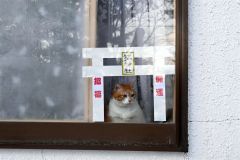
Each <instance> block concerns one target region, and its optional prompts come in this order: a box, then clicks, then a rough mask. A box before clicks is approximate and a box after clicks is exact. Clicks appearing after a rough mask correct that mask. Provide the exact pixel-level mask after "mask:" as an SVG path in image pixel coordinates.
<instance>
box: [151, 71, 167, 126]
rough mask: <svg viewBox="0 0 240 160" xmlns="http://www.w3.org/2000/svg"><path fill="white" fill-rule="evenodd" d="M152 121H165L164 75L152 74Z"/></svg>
mask: <svg viewBox="0 0 240 160" xmlns="http://www.w3.org/2000/svg"><path fill="white" fill-rule="evenodd" d="M153 82H154V87H153V92H154V93H153V95H154V121H166V92H165V75H155V76H153Z"/></svg>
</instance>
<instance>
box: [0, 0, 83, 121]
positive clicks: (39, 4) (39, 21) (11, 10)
mask: <svg viewBox="0 0 240 160" xmlns="http://www.w3.org/2000/svg"><path fill="white" fill-rule="evenodd" d="M83 7H84V6H83V1H81V0H78V1H76V0H0V119H1V120H12V119H21V120H28V119H29V120H30V119H41V120H45V119H46V120H48V119H51V120H59V119H62V120H63V119H64V120H73V119H76V120H83V119H84V117H83V116H84V111H83V107H82V106H83V100H82V96H81V95H82V93H81V81H82V80H81V78H80V75H81V69H80V67H81V63H80V61H81V54H80V51H81V47H82V37H83V36H82V33H83V29H84V28H83V27H82V26H83V23H84V22H83V18H82V17H83Z"/></svg>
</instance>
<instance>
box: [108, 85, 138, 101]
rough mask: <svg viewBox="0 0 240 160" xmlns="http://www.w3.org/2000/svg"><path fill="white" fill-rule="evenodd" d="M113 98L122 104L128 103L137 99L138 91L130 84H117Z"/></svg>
mask: <svg viewBox="0 0 240 160" xmlns="http://www.w3.org/2000/svg"><path fill="white" fill-rule="evenodd" d="M112 98H114V99H115V100H116V101H118V103H121V104H122V105H128V104H130V103H132V102H134V101H135V99H136V93H135V91H134V88H133V86H132V85H130V84H117V85H116V86H115V87H114V90H113V93H112Z"/></svg>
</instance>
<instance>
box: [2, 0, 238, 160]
mask: <svg viewBox="0 0 240 160" xmlns="http://www.w3.org/2000/svg"><path fill="white" fill-rule="evenodd" d="M239 159H240V0H189V153H186V154H184V153H168V152H116V151H114V152H110V151H71V150H22V149H21V150H10V149H1V150H0V160H239Z"/></svg>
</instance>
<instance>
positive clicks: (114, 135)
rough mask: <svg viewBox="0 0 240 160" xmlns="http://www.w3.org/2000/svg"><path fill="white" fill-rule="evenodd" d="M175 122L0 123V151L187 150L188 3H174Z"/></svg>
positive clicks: (182, 1) (183, 0)
mask: <svg viewBox="0 0 240 160" xmlns="http://www.w3.org/2000/svg"><path fill="white" fill-rule="evenodd" d="M175 112H176V120H175V123H171V124H168V123H163V124H112V123H77V122H22V121H19V122H18V121H0V148H38V149H88V150H89V149H93V150H95V149H99V150H138V151H139V150H141V151H182V152H187V151H188V0H176V111H175Z"/></svg>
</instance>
